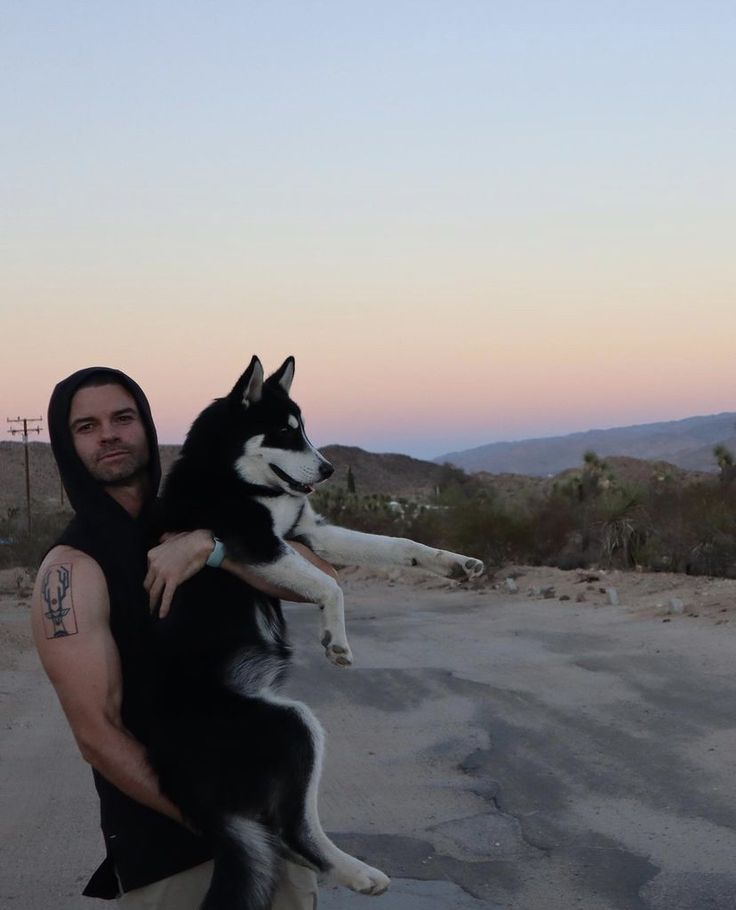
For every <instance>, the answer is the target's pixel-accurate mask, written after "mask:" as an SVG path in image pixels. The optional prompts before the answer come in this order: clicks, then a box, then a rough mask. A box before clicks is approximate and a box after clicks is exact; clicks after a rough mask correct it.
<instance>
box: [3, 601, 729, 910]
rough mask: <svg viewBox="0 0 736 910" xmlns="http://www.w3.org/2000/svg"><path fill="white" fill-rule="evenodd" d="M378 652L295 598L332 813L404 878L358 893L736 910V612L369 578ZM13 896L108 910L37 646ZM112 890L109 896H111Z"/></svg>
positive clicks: (437, 904) (11, 773) (536, 904)
mask: <svg viewBox="0 0 736 910" xmlns="http://www.w3.org/2000/svg"><path fill="white" fill-rule="evenodd" d="M348 599H349V605H350V606H349V612H350V620H349V630H350V634H351V643H352V646H353V651H354V652H355V655H356V667H354V668H353V669H351V670H349V671H338V670H336V669H334V668H332V667H331V666H329V665H327V663H326V662H324V659H323V658H321V657H320V654H319V648H318V646H316V644H315V643H316V636H317V632H316V629H317V623H316V618H315V616H314V609H313V608H310V607H307V606H299V607H291V608H290V611H291V623H292V628H293V633H294V638H295V641H296V644H297V653H298V659H297V666H296V669H295V673H294V675H293V678H292V681H291V683H290V690H291V691H292V692H294V693H296V692H298V693H301V697H303V698H304V699H305V700H306V701H308V702H309V703H310V704H311V705H312V706H313V707H314V708H315V710H316V712H317V713H318V715H319V716H320V717H321V719H322V721H323V723H324V725H325V727H326V728H327V730H328V735H329V754H328V760H327V762H326V767H325V776H324V786H323V798H322V815H323V820H324V823H325V827H326V828H327V829H328V830H330V831H331V832H333V834H334V837H335V839H336V840H337V842H338V843H339V844H340V845H341V846H343V847H345V848H346V849H349V850H351V851H353V852H355V853H357V854H358V855H360V856H362V857H364V858H365V859H367V860H368V861H370V862H371V863H373V864H375V865H379V866H381V867H383V868H385V869H386V871H388V872H389V873H390V874H391V875H392V876H393V877H394V886H393V888H392V891H391V892H389V894H387V895H386V896H385V897H383V898H380V899H377V900H376V901H375V902H374V901H373V900H371V899H368V898H363V897H360V896H353V895H349V894H346V893H345V892H336V891H332V890H329V889H328V890H326V891H325V893H324V899H323V901H322V902H321V908H325V910H338V908H339V910H356V908H360V907H368V906H370V907H376V908H377V910H379V908H383V910H440V908H441V910H471V908H474V910H563V908H564V910H571V908H577V907H579V908H583V910H733V908H734V907H736V864H735V863H734V857H735V856H736V773H735V772H736V678H735V677H734V673H733V666H734V650H735V647H734V646H735V645H736V633H735V632H734V630H732V629H731V627H730V626H713V625H706V624H704V623H701V624H698V621H696V620H692V619H689V618H687V617H676V618H674V620H673V621H672V622H670V623H667V624H664V623H662V622H661V620H658V619H651V618H649V619H647V618H642V617H640V616H637V615H635V614H632V613H631V612H630V611H628V610H627V609H626V607H625V606H624V607H620V608H614V607H592V606H590V605H585V604H580V605H576V604H569V603H564V604H563V603H558V602H555V601H528V600H525V599H524V598H522V597H520V596H519V595H517V598H516V599H511V598H506V599H504V598H502V597H501V596H499V595H498V594H490V595H489V594H480V593H474V592H460V593H459V592H449V593H448V592H423V591H417V590H416V589H403V588H400V587H392V588H385V587H384V588H378V587H368V586H365V587H360V586H354V587H353V588H352V589H349V590H348ZM0 683H1V686H0V688H2V690H3V694H4V699H3V711H4V713H3V723H2V728H1V729H0V749H1V753H0V757H1V758H2V771H1V772H0V775H1V776H0V835H2V842H3V858H2V864H1V865H0V903H2V906H3V907H8V908H17V910H52V908H53V910H81V908H84V907H86V908H88V910H93V908H94V907H95V906H98V905H97V903H96V902H93V901H88V900H81V899H79V898H78V897H76V895H77V894H78V891H79V887H80V882H81V881H82V879H83V878H84V877H85V875H86V873H87V872H88V871H89V870H90V868H91V867H92V866H93V865H94V861H95V859H96V858H97V857H98V856H99V848H98V845H97V838H96V833H95V831H94V830H93V823H92V822H90V818H92V817H93V815H94V801H93V798H92V794H91V786H90V781H89V780H88V772H87V771H86V769H84V768H83V766H82V765H81V762H79V761H78V760H77V758H76V756H75V755H74V747H73V745H72V743H71V742H70V738H69V735H68V734H67V733H66V731H65V727H64V723H63V721H62V720H61V719H60V718H59V716H58V710H57V708H56V706H55V704H54V702H53V698H52V697H51V695H50V693H49V690H48V688H47V686H46V684H45V683H44V682H43V681H42V678H41V677H40V675H39V671H38V670H37V669H36V668H35V665H34V663H33V662H32V660H31V659H30V655H26V656H24V657H23V658H22V660H21V663H20V665H19V667H18V668H17V670H16V671H15V672H13V673H3V674H1V675H0ZM99 906H100V907H103V906H105V905H103V904H102V903H100V904H99Z"/></svg>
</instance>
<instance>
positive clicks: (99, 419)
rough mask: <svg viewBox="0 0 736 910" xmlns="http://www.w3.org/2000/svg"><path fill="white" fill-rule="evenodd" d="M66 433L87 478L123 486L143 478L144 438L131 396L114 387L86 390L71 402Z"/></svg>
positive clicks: (147, 453)
mask: <svg viewBox="0 0 736 910" xmlns="http://www.w3.org/2000/svg"><path fill="white" fill-rule="evenodd" d="M69 430H70V432H71V434H72V439H73V440H74V448H75V449H76V451H77V455H79V457H80V459H81V460H82V463H83V464H84V466H85V467H86V468H87V470H88V471H89V473H90V475H91V476H92V477H93V478H94V479H95V480H97V481H99V482H100V483H101V484H103V485H105V486H125V485H126V484H129V483H131V482H133V481H134V480H136V478H138V477H141V476H142V475H143V474H145V471H146V468H147V466H148V459H149V451H148V437H147V436H146V430H145V427H144V426H143V422H142V420H141V416H140V414H139V413H138V407H137V405H136V403H135V399H134V398H133V396H132V395H131V394H130V392H128V391H127V390H126V389H124V388H123V387H122V386H121V385H117V383H111V384H110V385H102V386H88V387H87V388H84V389H80V390H79V391H78V392H77V393H76V394H75V395H74V397H73V398H72V404H71V408H70V410H69Z"/></svg>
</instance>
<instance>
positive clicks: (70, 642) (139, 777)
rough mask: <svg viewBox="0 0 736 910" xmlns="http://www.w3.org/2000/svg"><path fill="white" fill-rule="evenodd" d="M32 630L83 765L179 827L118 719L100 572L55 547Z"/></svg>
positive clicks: (116, 669)
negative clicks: (172, 820)
mask: <svg viewBox="0 0 736 910" xmlns="http://www.w3.org/2000/svg"><path fill="white" fill-rule="evenodd" d="M31 623H32V628H33V637H34V640H35V643H36V648H37V649H38V653H39V656H40V658H41V663H42V664H43V667H44V669H45V670H46V673H47V675H48V677H49V679H50V680H51V682H52V684H53V686H54V688H55V690H56V694H57V696H58V698H59V701H60V702H61V706H62V708H63V709H64V713H65V714H66V716H67V719H68V721H69V725H70V727H71V729H72V732H73V734H74V737H75V739H76V741H77V744H78V746H79V750H80V752H81V753H82V756H83V757H84V759H85V760H86V761H87V762H89V764H91V765H92V767H94V768H95V769H96V770H97V771H99V772H100V774H102V775H103V776H104V777H105V778H106V779H107V780H109V781H110V783H112V784H114V785H115V786H116V787H117V788H118V789H119V790H121V791H122V792H123V793H125V794H126V795H127V796H129V797H130V798H131V799H134V800H136V801H137V802H139V803H143V804H144V805H146V806H149V807H150V808H151V809H155V810H156V811H158V812H161V813H163V814H164V815H167V816H169V817H170V818H173V819H175V820H176V821H178V822H183V818H182V815H181V812H180V811H179V810H178V809H177V807H176V806H175V805H174V803H172V802H171V801H170V800H169V799H167V798H166V797H165V796H164V795H163V793H161V790H160V788H159V785H158V780H157V778H156V775H155V773H154V771H153V769H152V768H151V766H150V765H149V764H148V760H147V758H146V750H145V747H144V746H143V745H142V744H141V743H140V742H138V740H137V739H135V737H134V736H132V734H131V733H130V732H129V731H128V730H126V729H125V727H124V726H123V723H122V720H121V717H120V706H121V700H122V675H121V669H120V655H119V653H118V650H117V647H116V645H115V641H114V639H113V637H112V633H111V632H110V605H109V599H108V594H107V585H106V583H105V577H104V575H103V574H102V571H101V569H100V567H99V565H98V564H97V563H96V562H95V561H94V560H93V559H91V558H90V557H88V556H86V555H85V554H83V553H80V552H79V551H77V550H73V549H71V548H69V547H56V548H54V550H52V551H51V552H50V553H49V555H48V556H47V557H46V559H45V560H44V562H43V565H42V566H41V569H40V571H39V573H38V579H37V581H36V588H35V590H34V594H33V605H32V611H31Z"/></svg>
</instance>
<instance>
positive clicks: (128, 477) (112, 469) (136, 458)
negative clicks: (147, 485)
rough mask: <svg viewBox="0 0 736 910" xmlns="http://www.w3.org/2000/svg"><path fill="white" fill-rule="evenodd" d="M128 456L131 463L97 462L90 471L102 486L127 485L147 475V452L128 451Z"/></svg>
mask: <svg viewBox="0 0 736 910" xmlns="http://www.w3.org/2000/svg"><path fill="white" fill-rule="evenodd" d="M130 457H131V458H132V459H133V463H132V464H131V463H123V464H111V465H105V464H104V463H102V464H97V465H95V466H94V469H92V470H90V473H91V475H92V477H93V478H94V479H95V480H96V481H97V482H98V483H99V484H100V485H101V486H103V487H129V486H131V484H133V483H136V482H138V481H140V480H143V479H145V478H146V477H147V476H148V461H149V459H148V453H144V454H141V453H138V452H130ZM126 462H128V459H126Z"/></svg>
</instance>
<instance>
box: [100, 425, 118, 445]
mask: <svg viewBox="0 0 736 910" xmlns="http://www.w3.org/2000/svg"><path fill="white" fill-rule="evenodd" d="M118 439H120V433H119V432H118V429H117V427H115V426H113V424H111V423H108V424H105V423H103V424H102V427H101V429H100V441H101V442H114V441H116V440H118Z"/></svg>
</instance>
